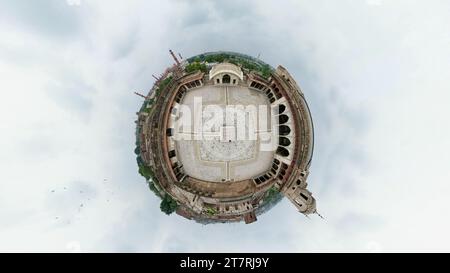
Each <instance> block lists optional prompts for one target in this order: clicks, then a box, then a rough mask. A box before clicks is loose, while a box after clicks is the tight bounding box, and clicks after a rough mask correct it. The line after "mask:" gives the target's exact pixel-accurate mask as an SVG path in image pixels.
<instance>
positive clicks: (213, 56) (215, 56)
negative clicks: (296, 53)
mask: <svg viewBox="0 0 450 273" xmlns="http://www.w3.org/2000/svg"><path fill="white" fill-rule="evenodd" d="M224 61H227V62H230V63H232V64H235V65H239V66H241V67H242V68H244V69H247V70H249V71H255V72H257V73H258V74H260V75H261V76H262V77H264V78H266V79H267V78H269V77H270V73H272V71H273V69H272V67H271V66H270V65H268V64H266V63H264V62H262V61H260V60H258V59H255V58H252V57H250V56H246V55H243V54H238V53H231V52H217V53H209V54H200V55H198V56H195V57H192V58H190V59H188V62H189V65H191V64H192V65H194V64H196V63H197V64H201V63H204V62H208V63H221V62H224ZM189 65H188V66H189ZM196 66H198V65H196ZM194 67H195V66H194ZM186 68H187V67H186Z"/></svg>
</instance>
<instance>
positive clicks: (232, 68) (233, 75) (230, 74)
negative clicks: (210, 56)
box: [209, 63, 244, 85]
mask: <svg viewBox="0 0 450 273" xmlns="http://www.w3.org/2000/svg"><path fill="white" fill-rule="evenodd" d="M209 79H210V81H212V83H213V84H215V85H217V84H219V85H237V84H239V83H240V82H242V81H243V79H244V73H243V72H242V70H241V68H240V67H239V66H237V65H234V64H231V63H220V64H216V65H214V66H213V67H212V68H211V70H210V71H209Z"/></svg>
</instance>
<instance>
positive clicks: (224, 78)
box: [222, 74, 231, 83]
mask: <svg viewBox="0 0 450 273" xmlns="http://www.w3.org/2000/svg"><path fill="white" fill-rule="evenodd" d="M230 82H231V77H230V75H228V74H225V75H223V76H222V83H230Z"/></svg>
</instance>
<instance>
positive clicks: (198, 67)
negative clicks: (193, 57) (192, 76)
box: [185, 61, 207, 73]
mask: <svg viewBox="0 0 450 273" xmlns="http://www.w3.org/2000/svg"><path fill="white" fill-rule="evenodd" d="M206 70H207V68H206V64H204V63H200V62H195V61H194V62H192V63H190V64H188V65H186V68H185V71H186V72H187V73H191V72H195V71H202V72H206Z"/></svg>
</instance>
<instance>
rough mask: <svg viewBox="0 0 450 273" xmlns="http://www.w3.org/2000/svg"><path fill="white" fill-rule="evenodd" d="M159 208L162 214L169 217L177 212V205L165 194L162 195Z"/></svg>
mask: <svg viewBox="0 0 450 273" xmlns="http://www.w3.org/2000/svg"><path fill="white" fill-rule="evenodd" d="M159 208H160V209H161V211H162V212H164V213H165V214H167V215H169V214H171V213H173V212H174V211H176V210H177V208H178V203H177V202H176V201H175V200H174V199H173V198H172V197H171V196H170V195H168V194H166V195H164V198H163V199H162V201H161V205H160V206H159Z"/></svg>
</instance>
